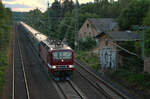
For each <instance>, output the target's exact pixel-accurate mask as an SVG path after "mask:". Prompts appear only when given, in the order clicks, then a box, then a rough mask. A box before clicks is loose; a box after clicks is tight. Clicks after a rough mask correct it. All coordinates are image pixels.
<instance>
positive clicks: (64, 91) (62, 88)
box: [25, 35, 87, 99]
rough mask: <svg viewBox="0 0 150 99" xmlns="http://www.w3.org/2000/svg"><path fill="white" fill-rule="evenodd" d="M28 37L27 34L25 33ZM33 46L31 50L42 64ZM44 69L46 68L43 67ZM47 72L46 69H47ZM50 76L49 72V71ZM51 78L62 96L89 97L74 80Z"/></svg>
mask: <svg viewBox="0 0 150 99" xmlns="http://www.w3.org/2000/svg"><path fill="white" fill-rule="evenodd" d="M25 37H26V38H27V35H25ZM29 47H30V48H31V51H32V52H33V53H34V55H35V57H36V58H37V59H38V60H39V62H40V65H43V64H42V61H41V59H40V57H39V56H38V54H37V50H35V48H34V47H33V45H29ZM43 69H44V68H43ZM45 72H46V71H45ZM47 75H48V77H49V74H48V73H47ZM49 80H50V81H52V82H53V85H54V87H55V88H56V89H58V90H57V91H58V93H59V94H61V95H60V97H61V96H62V95H63V96H62V97H61V98H64V99H87V98H86V96H85V95H84V94H83V93H82V92H81V91H80V89H79V88H77V86H76V85H75V84H74V83H73V82H72V81H65V82H55V81H53V80H51V79H50V77H49Z"/></svg>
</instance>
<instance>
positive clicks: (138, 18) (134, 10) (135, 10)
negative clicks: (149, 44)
mask: <svg viewBox="0 0 150 99" xmlns="http://www.w3.org/2000/svg"><path fill="white" fill-rule="evenodd" d="M148 7H149V1H147V0H132V1H131V2H130V3H129V5H128V6H127V7H126V8H125V9H123V11H122V13H121V14H120V16H119V18H118V21H119V25H120V28H121V30H127V29H131V27H132V25H141V24H142V19H143V17H144V16H145V14H146V12H147V11H148Z"/></svg>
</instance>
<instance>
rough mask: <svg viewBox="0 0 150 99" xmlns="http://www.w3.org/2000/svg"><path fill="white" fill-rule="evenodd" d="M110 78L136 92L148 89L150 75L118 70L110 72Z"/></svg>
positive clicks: (149, 87)
mask: <svg viewBox="0 0 150 99" xmlns="http://www.w3.org/2000/svg"><path fill="white" fill-rule="evenodd" d="M111 77H112V78H113V79H115V80H117V81H119V82H120V83H122V84H123V85H124V86H126V87H128V88H134V89H136V90H138V91H142V90H149V89H150V74H148V73H136V72H131V71H129V70H125V69H118V70H116V71H113V72H112V74H111Z"/></svg>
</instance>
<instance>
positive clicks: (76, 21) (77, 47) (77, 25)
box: [74, 0, 79, 50]
mask: <svg viewBox="0 0 150 99" xmlns="http://www.w3.org/2000/svg"><path fill="white" fill-rule="evenodd" d="M78 27H79V24H78V0H76V14H75V42H74V43H75V44H74V45H75V50H79V42H78Z"/></svg>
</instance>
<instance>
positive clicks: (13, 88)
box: [12, 25, 31, 99]
mask: <svg viewBox="0 0 150 99" xmlns="http://www.w3.org/2000/svg"><path fill="white" fill-rule="evenodd" d="M14 29H15V33H14V36H16V37H14V46H15V45H16V46H17V48H18V54H19V56H17V57H20V61H21V69H22V70H20V71H22V73H23V80H24V86H25V91H26V97H27V99H31V98H30V93H29V87H28V82H27V77H26V71H25V68H24V66H25V65H24V60H23V55H22V50H21V46H20V41H19V38H18V37H19V36H18V33H17V32H18V31H17V26H16V25H15V26H14ZM15 40H16V42H15ZM12 83H13V85H12V99H16V97H15V94H18V93H15V88H16V87H17V86H15V48H13V82H12ZM22 97H24V98H25V96H22ZM24 98H23V99H24Z"/></svg>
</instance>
